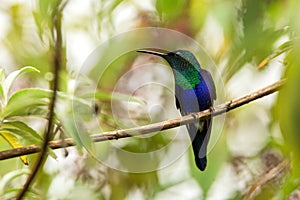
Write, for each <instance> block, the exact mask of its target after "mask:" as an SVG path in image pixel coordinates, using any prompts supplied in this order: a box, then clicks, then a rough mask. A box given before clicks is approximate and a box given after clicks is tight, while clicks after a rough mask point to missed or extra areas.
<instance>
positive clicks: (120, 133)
mask: <svg viewBox="0 0 300 200" xmlns="http://www.w3.org/2000/svg"><path fill="white" fill-rule="evenodd" d="M285 82H286V80H280V81H278V82H276V83H274V84H272V85H269V86H267V87H265V88H262V89H260V90H257V91H255V92H253V93H250V94H248V95H245V96H243V97H241V98H238V99H235V100H231V101H228V102H226V103H224V104H220V105H217V106H215V107H214V108H213V109H212V110H209V109H208V110H204V111H201V112H198V113H194V114H189V115H186V116H183V117H180V118H176V119H171V120H167V121H163V122H158V123H154V124H149V125H145V126H139V127H135V128H129V129H122V130H115V131H110V132H105V133H99V134H95V135H91V138H92V141H93V142H103V141H107V140H117V139H120V138H126V137H133V136H138V135H143V134H149V133H152V132H155V131H161V130H166V129H171V128H175V127H178V126H183V125H185V124H188V123H194V122H196V121H198V120H202V119H207V118H209V117H211V116H213V117H214V116H217V115H221V114H223V113H226V112H229V111H231V110H233V109H236V108H238V107H240V106H243V105H245V104H247V103H250V102H252V101H255V100H257V99H259V98H262V97H264V96H267V95H269V94H272V93H274V92H276V91H278V90H279V89H280V88H281V87H282V86H283V85H284V84H285ZM48 145H49V147H50V148H52V149H59V148H64V147H68V146H75V143H74V141H73V139H72V138H65V139H64V141H62V140H54V141H50V142H49V143H48ZM40 151H41V148H40V147H38V146H36V145H30V146H25V147H20V148H15V149H10V150H6V151H2V152H0V160H4V159H9V158H13V157H18V156H22V155H28V154H32V153H37V152H40Z"/></svg>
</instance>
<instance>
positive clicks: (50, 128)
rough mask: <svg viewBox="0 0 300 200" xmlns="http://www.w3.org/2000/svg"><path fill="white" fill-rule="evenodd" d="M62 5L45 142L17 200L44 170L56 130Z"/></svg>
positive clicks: (56, 29)
mask: <svg viewBox="0 0 300 200" xmlns="http://www.w3.org/2000/svg"><path fill="white" fill-rule="evenodd" d="M59 6H60V3H58V5H57V7H56V8H55V10H54V11H53V20H54V32H55V34H54V35H55V45H54V55H53V67H54V80H53V94H52V98H51V100H50V104H49V120H48V124H47V128H46V131H45V135H44V140H43V143H42V147H41V148H39V149H40V154H39V156H38V158H37V160H36V162H35V165H34V167H33V169H32V172H31V174H30V175H29V176H28V177H27V179H26V182H25V184H24V186H23V188H22V189H21V190H20V191H19V193H18V195H17V197H16V199H17V200H21V199H22V198H23V197H24V195H25V194H26V192H27V190H28V189H29V187H30V185H31V184H32V182H33V181H34V178H35V177H36V175H37V173H38V171H39V170H40V169H41V168H42V166H43V163H44V160H45V158H46V156H47V150H48V143H49V141H51V140H52V139H53V137H54V135H53V129H54V123H53V119H54V115H55V112H54V109H55V104H56V98H57V90H58V87H59V71H60V69H61V67H62V33H61V18H62V8H59Z"/></svg>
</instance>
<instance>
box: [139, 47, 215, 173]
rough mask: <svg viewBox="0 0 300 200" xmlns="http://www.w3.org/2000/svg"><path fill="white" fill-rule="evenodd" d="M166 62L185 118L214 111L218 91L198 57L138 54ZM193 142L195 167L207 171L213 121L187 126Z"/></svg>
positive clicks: (176, 53) (183, 53) (184, 53)
mask: <svg viewBox="0 0 300 200" xmlns="http://www.w3.org/2000/svg"><path fill="white" fill-rule="evenodd" d="M137 52H141V53H147V54H153V55H156V56H160V57H162V58H164V59H165V60H166V61H167V62H168V63H169V65H170V67H171V69H172V72H173V75H174V79H175V102H176V107H177V109H179V110H180V112H181V115H182V116H184V115H187V114H190V113H195V112H200V111H203V110H206V109H212V106H213V103H214V100H216V98H217V95H216V87H215V84H214V81H213V78H212V76H211V74H210V72H209V71H207V70H205V69H203V68H201V67H200V64H199V62H198V61H197V59H196V57H195V56H194V55H193V53H191V52H190V51H187V50H175V51H171V52H166V53H162V52H158V51H152V50H138V51H137ZM186 127H187V130H188V133H189V137H190V139H191V143H192V147H193V152H194V157H195V163H196V166H197V167H198V169H200V170H201V171H204V170H205V168H206V165H207V158H206V154H207V145H208V141H209V138H210V134H211V127H212V119H211V118H209V119H205V120H203V121H202V120H201V121H199V122H196V123H192V124H187V125H186Z"/></svg>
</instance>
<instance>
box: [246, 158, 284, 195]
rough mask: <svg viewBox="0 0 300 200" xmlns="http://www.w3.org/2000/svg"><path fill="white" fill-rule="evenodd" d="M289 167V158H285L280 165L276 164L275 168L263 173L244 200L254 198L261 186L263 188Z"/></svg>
mask: <svg viewBox="0 0 300 200" xmlns="http://www.w3.org/2000/svg"><path fill="white" fill-rule="evenodd" d="M288 168H289V162H288V161H287V160H283V161H281V162H280V163H279V164H278V165H276V166H275V167H274V168H272V169H271V170H270V171H269V172H267V173H266V174H263V175H262V176H261V177H259V178H258V179H257V180H256V181H255V182H254V183H253V184H252V186H251V188H250V189H249V191H248V193H247V195H246V196H245V197H244V200H250V199H253V198H254V196H255V194H256V193H257V191H258V190H259V189H260V188H262V187H263V186H264V185H265V184H267V183H268V182H269V181H271V180H272V179H274V178H275V177H277V176H278V174H280V173H282V172H284V171H286V170H288Z"/></svg>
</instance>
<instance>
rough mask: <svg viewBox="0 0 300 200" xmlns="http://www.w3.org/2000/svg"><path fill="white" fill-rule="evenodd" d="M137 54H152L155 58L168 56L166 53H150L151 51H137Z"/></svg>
mask: <svg viewBox="0 0 300 200" xmlns="http://www.w3.org/2000/svg"><path fill="white" fill-rule="evenodd" d="M137 52H140V53H148V54H152V55H156V56H160V57H165V56H167V55H168V53H161V52H158V51H151V50H144V49H141V50H137Z"/></svg>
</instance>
